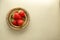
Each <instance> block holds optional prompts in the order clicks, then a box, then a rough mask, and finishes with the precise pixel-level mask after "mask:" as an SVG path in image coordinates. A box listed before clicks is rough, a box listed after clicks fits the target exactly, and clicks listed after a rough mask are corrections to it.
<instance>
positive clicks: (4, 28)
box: [0, 0, 60, 40]
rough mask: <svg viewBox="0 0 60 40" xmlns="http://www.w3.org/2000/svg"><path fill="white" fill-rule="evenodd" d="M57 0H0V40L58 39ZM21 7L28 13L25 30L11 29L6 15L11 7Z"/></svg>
mask: <svg viewBox="0 0 60 40" xmlns="http://www.w3.org/2000/svg"><path fill="white" fill-rule="evenodd" d="M58 3H59V1H58V0H0V40H59V38H60V34H59V32H60V26H59V18H60V16H59V15H60V14H59V4H58ZM16 7H21V8H24V9H26V10H27V11H28V12H29V14H30V24H29V27H28V28H27V29H26V30H25V31H14V30H11V29H10V28H9V27H8V25H7V23H6V16H7V14H8V12H9V11H10V10H11V9H12V8H16Z"/></svg>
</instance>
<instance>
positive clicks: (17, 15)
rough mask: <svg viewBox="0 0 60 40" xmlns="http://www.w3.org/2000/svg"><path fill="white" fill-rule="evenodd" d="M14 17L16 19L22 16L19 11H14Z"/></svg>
mask: <svg viewBox="0 0 60 40" xmlns="http://www.w3.org/2000/svg"><path fill="white" fill-rule="evenodd" d="M13 18H14V19H21V18H22V17H21V16H20V15H19V13H14V14H13Z"/></svg>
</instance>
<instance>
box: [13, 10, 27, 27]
mask: <svg viewBox="0 0 60 40" xmlns="http://www.w3.org/2000/svg"><path fill="white" fill-rule="evenodd" d="M25 16H26V14H25V12H24V11H23V10H20V12H18V11H16V12H14V13H13V16H12V18H13V20H12V24H13V25H15V26H22V25H23V23H24V19H23V18H25Z"/></svg>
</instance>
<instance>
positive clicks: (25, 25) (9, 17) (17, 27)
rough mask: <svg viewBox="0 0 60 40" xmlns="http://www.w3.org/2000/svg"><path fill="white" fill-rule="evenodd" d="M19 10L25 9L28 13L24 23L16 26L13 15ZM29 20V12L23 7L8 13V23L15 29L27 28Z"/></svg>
mask: <svg viewBox="0 0 60 40" xmlns="http://www.w3.org/2000/svg"><path fill="white" fill-rule="evenodd" d="M19 10H23V11H24V12H25V14H26V16H25V20H24V23H23V25H22V26H21V27H20V26H15V25H13V24H12V23H11V16H12V14H13V12H14V11H19ZM29 21H30V17H29V13H28V12H27V11H26V10H25V9H22V8H14V9H12V10H10V11H9V13H8V15H7V23H8V25H9V27H10V28H12V29H14V30H22V29H24V28H26V27H27V26H28V24H29Z"/></svg>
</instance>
